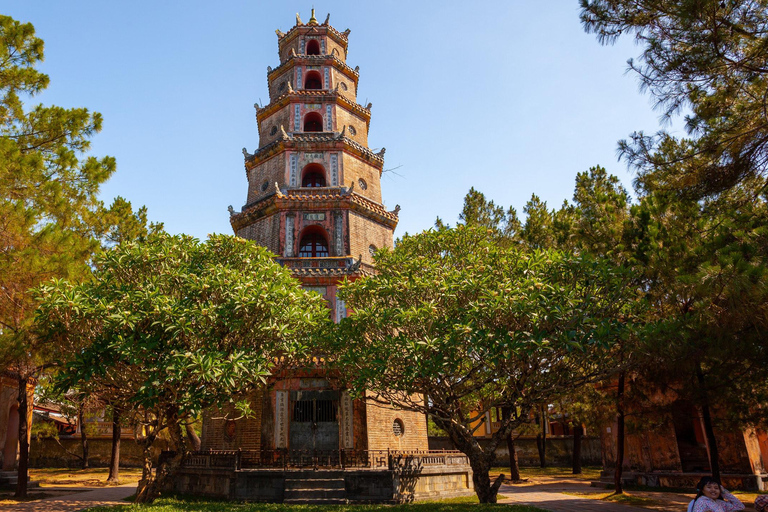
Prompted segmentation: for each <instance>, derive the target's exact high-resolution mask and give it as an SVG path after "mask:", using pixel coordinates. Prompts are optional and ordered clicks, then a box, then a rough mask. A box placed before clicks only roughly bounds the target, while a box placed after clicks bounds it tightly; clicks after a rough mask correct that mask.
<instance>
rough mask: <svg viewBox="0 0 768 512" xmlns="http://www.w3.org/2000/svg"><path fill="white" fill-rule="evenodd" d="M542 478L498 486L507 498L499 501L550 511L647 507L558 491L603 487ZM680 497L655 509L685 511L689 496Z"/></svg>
mask: <svg viewBox="0 0 768 512" xmlns="http://www.w3.org/2000/svg"><path fill="white" fill-rule="evenodd" d="M543 480H544V481H545V483H544V482H541V483H536V484H534V485H530V484H529V485H506V484H505V485H502V486H501V489H499V494H503V495H504V496H506V497H507V499H506V500H504V501H501V502H500V503H518V504H521V505H532V506H535V507H539V508H543V509H545V510H551V511H553V512H649V511H648V509H647V508H640V507H632V506H629V505H622V504H620V503H612V502H610V501H601V500H596V499H589V498H582V497H579V496H573V495H570V494H562V493H563V491H572V492H577V493H588V492H597V493H599V492H605V490H604V489H596V488H593V487H590V486H589V482H586V481H574V480H566V481H558V480H556V479H548V478H545V479H543ZM681 499H682V501H680V500H674V502H673V503H670V504H669V506H668V507H667V506H664V507H660V508H656V510H668V511H670V512H671V511H681V510H685V509H686V507H687V506H688V502H689V501H690V499H689V498H684V497H682V498H681ZM677 501H680V502H679V503H678V502H677Z"/></svg>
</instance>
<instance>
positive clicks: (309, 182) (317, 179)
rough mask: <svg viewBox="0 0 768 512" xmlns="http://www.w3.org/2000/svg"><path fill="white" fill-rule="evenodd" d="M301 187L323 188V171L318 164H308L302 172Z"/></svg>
mask: <svg viewBox="0 0 768 512" xmlns="http://www.w3.org/2000/svg"><path fill="white" fill-rule="evenodd" d="M301 186H302V187H324V186H325V169H323V166H322V165H320V164H309V165H308V166H306V167H305V168H304V170H303V171H302V177H301Z"/></svg>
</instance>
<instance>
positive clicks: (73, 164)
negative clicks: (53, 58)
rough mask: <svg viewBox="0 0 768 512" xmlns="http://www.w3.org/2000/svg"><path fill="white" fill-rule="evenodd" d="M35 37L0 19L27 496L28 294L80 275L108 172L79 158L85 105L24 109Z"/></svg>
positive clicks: (9, 302) (4, 270)
mask: <svg viewBox="0 0 768 512" xmlns="http://www.w3.org/2000/svg"><path fill="white" fill-rule="evenodd" d="M42 60H43V41H42V40H41V39H39V38H38V37H36V36H35V30H34V27H33V26H32V25H31V24H28V23H27V24H22V23H19V22H18V21H16V20H14V19H12V18H10V17H8V16H0V290H2V291H3V293H2V294H0V360H1V361H4V362H5V364H6V369H8V370H11V371H13V372H15V373H16V374H17V375H18V378H19V394H18V400H19V418H20V421H19V447H20V448H19V467H18V470H19V479H18V487H17V491H16V496H17V497H24V496H25V495H26V487H27V465H28V455H29V442H28V428H29V425H28V424H27V418H28V413H29V411H30V410H31V407H32V404H31V403H30V401H29V400H28V398H29V397H28V388H29V387H30V386H31V385H32V383H34V381H35V378H36V377H38V376H39V374H40V372H41V371H42V370H44V369H45V368H46V367H47V366H49V365H50V361H49V360H48V359H47V356H46V352H47V347H46V346H45V344H44V343H41V341H40V339H39V338H38V337H37V336H36V334H35V332H34V330H33V328H32V322H33V313H34V310H35V308H36V302H35V300H34V299H33V296H32V294H31V293H30V290H31V289H32V288H34V287H36V286H37V285H39V284H40V283H41V282H43V281H46V280H48V279H51V278H53V277H66V278H70V279H79V278H81V277H82V276H84V275H87V274H88V272H89V269H88V266H87V261H88V259H89V257H90V256H91V254H92V253H93V251H94V250H96V249H97V248H98V246H99V244H98V241H97V240H96V239H95V238H94V237H93V236H92V235H93V229H92V225H93V221H94V218H93V214H94V212H95V211H96V210H97V209H98V206H99V203H98V200H97V197H96V195H97V193H98V190H99V185H100V184H101V183H103V182H104V181H105V180H107V179H108V178H109V176H110V175H111V174H112V173H113V172H114V170H115V161H114V159H113V158H111V157H104V158H102V159H97V158H95V157H92V156H91V157H86V158H83V156H84V154H85V153H86V152H87V151H88V149H89V139H90V137H91V136H92V135H93V134H94V133H96V132H98V131H99V130H100V129H101V124H102V119H101V116H100V115H99V114H98V113H91V112H89V111H88V110H87V109H85V108H73V109H64V108H61V107H56V106H43V105H36V106H33V107H31V108H30V107H28V106H26V105H25V104H24V101H23V98H31V97H33V96H35V95H36V94H38V93H40V92H41V91H43V90H44V89H45V88H46V87H47V86H48V83H49V78H48V76H47V75H45V74H43V73H40V72H39V71H37V70H36V69H35V66H36V65H37V64H38V63H39V62H40V61H42Z"/></svg>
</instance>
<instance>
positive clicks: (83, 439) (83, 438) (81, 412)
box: [77, 404, 89, 469]
mask: <svg viewBox="0 0 768 512" xmlns="http://www.w3.org/2000/svg"><path fill="white" fill-rule="evenodd" d="M77 421H79V422H80V444H81V445H82V446H83V469H88V467H89V466H88V435H87V434H86V433H85V406H84V404H80V407H78V411H77Z"/></svg>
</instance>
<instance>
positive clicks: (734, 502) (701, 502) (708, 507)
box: [693, 489, 744, 512]
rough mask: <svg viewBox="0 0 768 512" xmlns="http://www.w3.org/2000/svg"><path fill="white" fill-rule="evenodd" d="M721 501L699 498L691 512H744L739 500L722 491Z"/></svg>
mask: <svg viewBox="0 0 768 512" xmlns="http://www.w3.org/2000/svg"><path fill="white" fill-rule="evenodd" d="M722 497H723V500H725V501H723V500H713V499H712V498H707V497H706V496H699V498H698V499H697V500H696V503H694V504H693V512H732V511H734V510H744V504H743V503H742V502H740V501H739V498H737V497H736V496H734V495H733V494H731V493H730V492H728V491H726V490H725V489H723V493H722Z"/></svg>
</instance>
